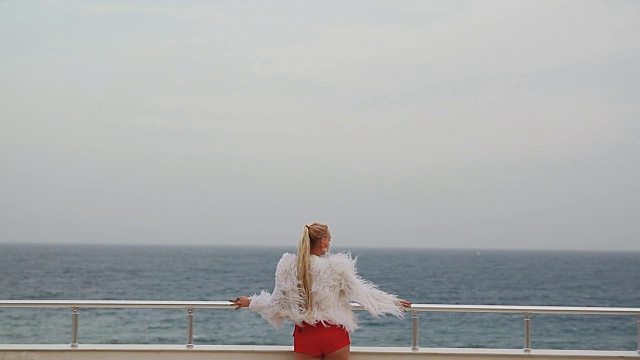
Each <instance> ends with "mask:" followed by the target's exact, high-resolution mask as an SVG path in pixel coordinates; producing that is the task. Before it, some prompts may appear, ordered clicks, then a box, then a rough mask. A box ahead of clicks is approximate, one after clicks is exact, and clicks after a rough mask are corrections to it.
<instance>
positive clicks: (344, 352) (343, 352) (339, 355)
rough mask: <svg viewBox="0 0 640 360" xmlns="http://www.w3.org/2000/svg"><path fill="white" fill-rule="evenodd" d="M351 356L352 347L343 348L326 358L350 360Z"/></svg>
mask: <svg viewBox="0 0 640 360" xmlns="http://www.w3.org/2000/svg"><path fill="white" fill-rule="evenodd" d="M349 354H351V345H347V346H343V347H341V348H340V349H338V350H336V351H334V352H332V353H331V354H329V355H325V356H324V358H325V359H331V360H349Z"/></svg>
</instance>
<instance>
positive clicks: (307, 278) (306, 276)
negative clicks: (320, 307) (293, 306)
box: [298, 222, 329, 311]
mask: <svg viewBox="0 0 640 360" xmlns="http://www.w3.org/2000/svg"><path fill="white" fill-rule="evenodd" d="M328 229H329V227H328V226H327V225H325V224H322V223H317V222H314V223H311V224H308V225H305V226H304V229H302V238H301V239H300V245H299V246H298V289H300V295H301V296H302V299H303V300H304V304H303V308H304V309H305V310H306V311H311V308H312V303H313V299H312V297H311V286H312V285H311V271H310V269H309V266H310V264H309V259H310V258H311V248H312V247H314V246H315V244H316V243H317V242H318V241H320V240H322V239H324V238H325V237H326V236H327V230H328Z"/></svg>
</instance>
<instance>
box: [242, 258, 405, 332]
mask: <svg viewBox="0 0 640 360" xmlns="http://www.w3.org/2000/svg"><path fill="white" fill-rule="evenodd" d="M355 263H356V262H355V259H352V258H351V255H350V254H345V253H338V254H326V255H324V256H315V255H312V256H311V259H310V268H311V283H312V286H311V294H312V295H311V299H312V300H311V301H312V311H311V312H309V313H306V314H305V313H303V311H302V309H301V304H303V302H304V301H303V299H302V296H301V295H300V292H299V290H298V276H297V270H296V266H297V256H296V255H294V254H289V253H285V254H284V255H282V258H281V259H280V262H278V266H277V268H276V284H275V288H274V289H273V294H270V293H269V292H268V291H265V290H262V293H261V294H260V295H255V294H254V295H252V296H251V297H250V298H251V303H250V305H249V309H251V310H252V311H255V312H257V313H259V314H260V315H262V317H264V318H265V319H266V320H267V321H269V323H270V324H271V325H273V326H274V327H276V328H281V327H282V326H283V323H284V320H289V321H291V322H293V323H296V324H298V325H300V324H302V322H307V323H309V324H315V323H317V322H322V323H329V324H335V325H341V326H343V327H345V328H346V329H347V330H348V331H350V332H351V331H353V330H355V329H357V328H358V323H357V321H356V315H355V314H354V313H353V311H352V310H351V305H350V301H355V302H357V303H359V304H360V305H362V306H364V308H365V309H367V310H368V311H369V313H371V315H373V316H376V317H377V316H379V315H382V314H385V313H389V314H393V315H396V316H398V317H402V312H403V311H402V307H401V306H400V304H399V302H398V297H397V296H396V295H393V294H389V293H386V292H384V291H382V290H379V289H378V288H377V286H376V285H374V284H372V283H371V282H369V281H367V280H364V279H362V278H361V277H360V276H358V274H357V271H356V266H355Z"/></svg>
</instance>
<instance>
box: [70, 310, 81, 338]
mask: <svg viewBox="0 0 640 360" xmlns="http://www.w3.org/2000/svg"><path fill="white" fill-rule="evenodd" d="M79 309H80V308H77V307H74V308H73V315H71V347H72V348H77V347H78V310H79Z"/></svg>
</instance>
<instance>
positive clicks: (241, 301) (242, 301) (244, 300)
mask: <svg viewBox="0 0 640 360" xmlns="http://www.w3.org/2000/svg"><path fill="white" fill-rule="evenodd" d="M229 301H230V302H232V303H233V304H234V305H236V310H238V309H242V308H243V307H249V304H251V299H249V298H248V297H246V296H240V297H237V298H235V299H233V300H229Z"/></svg>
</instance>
